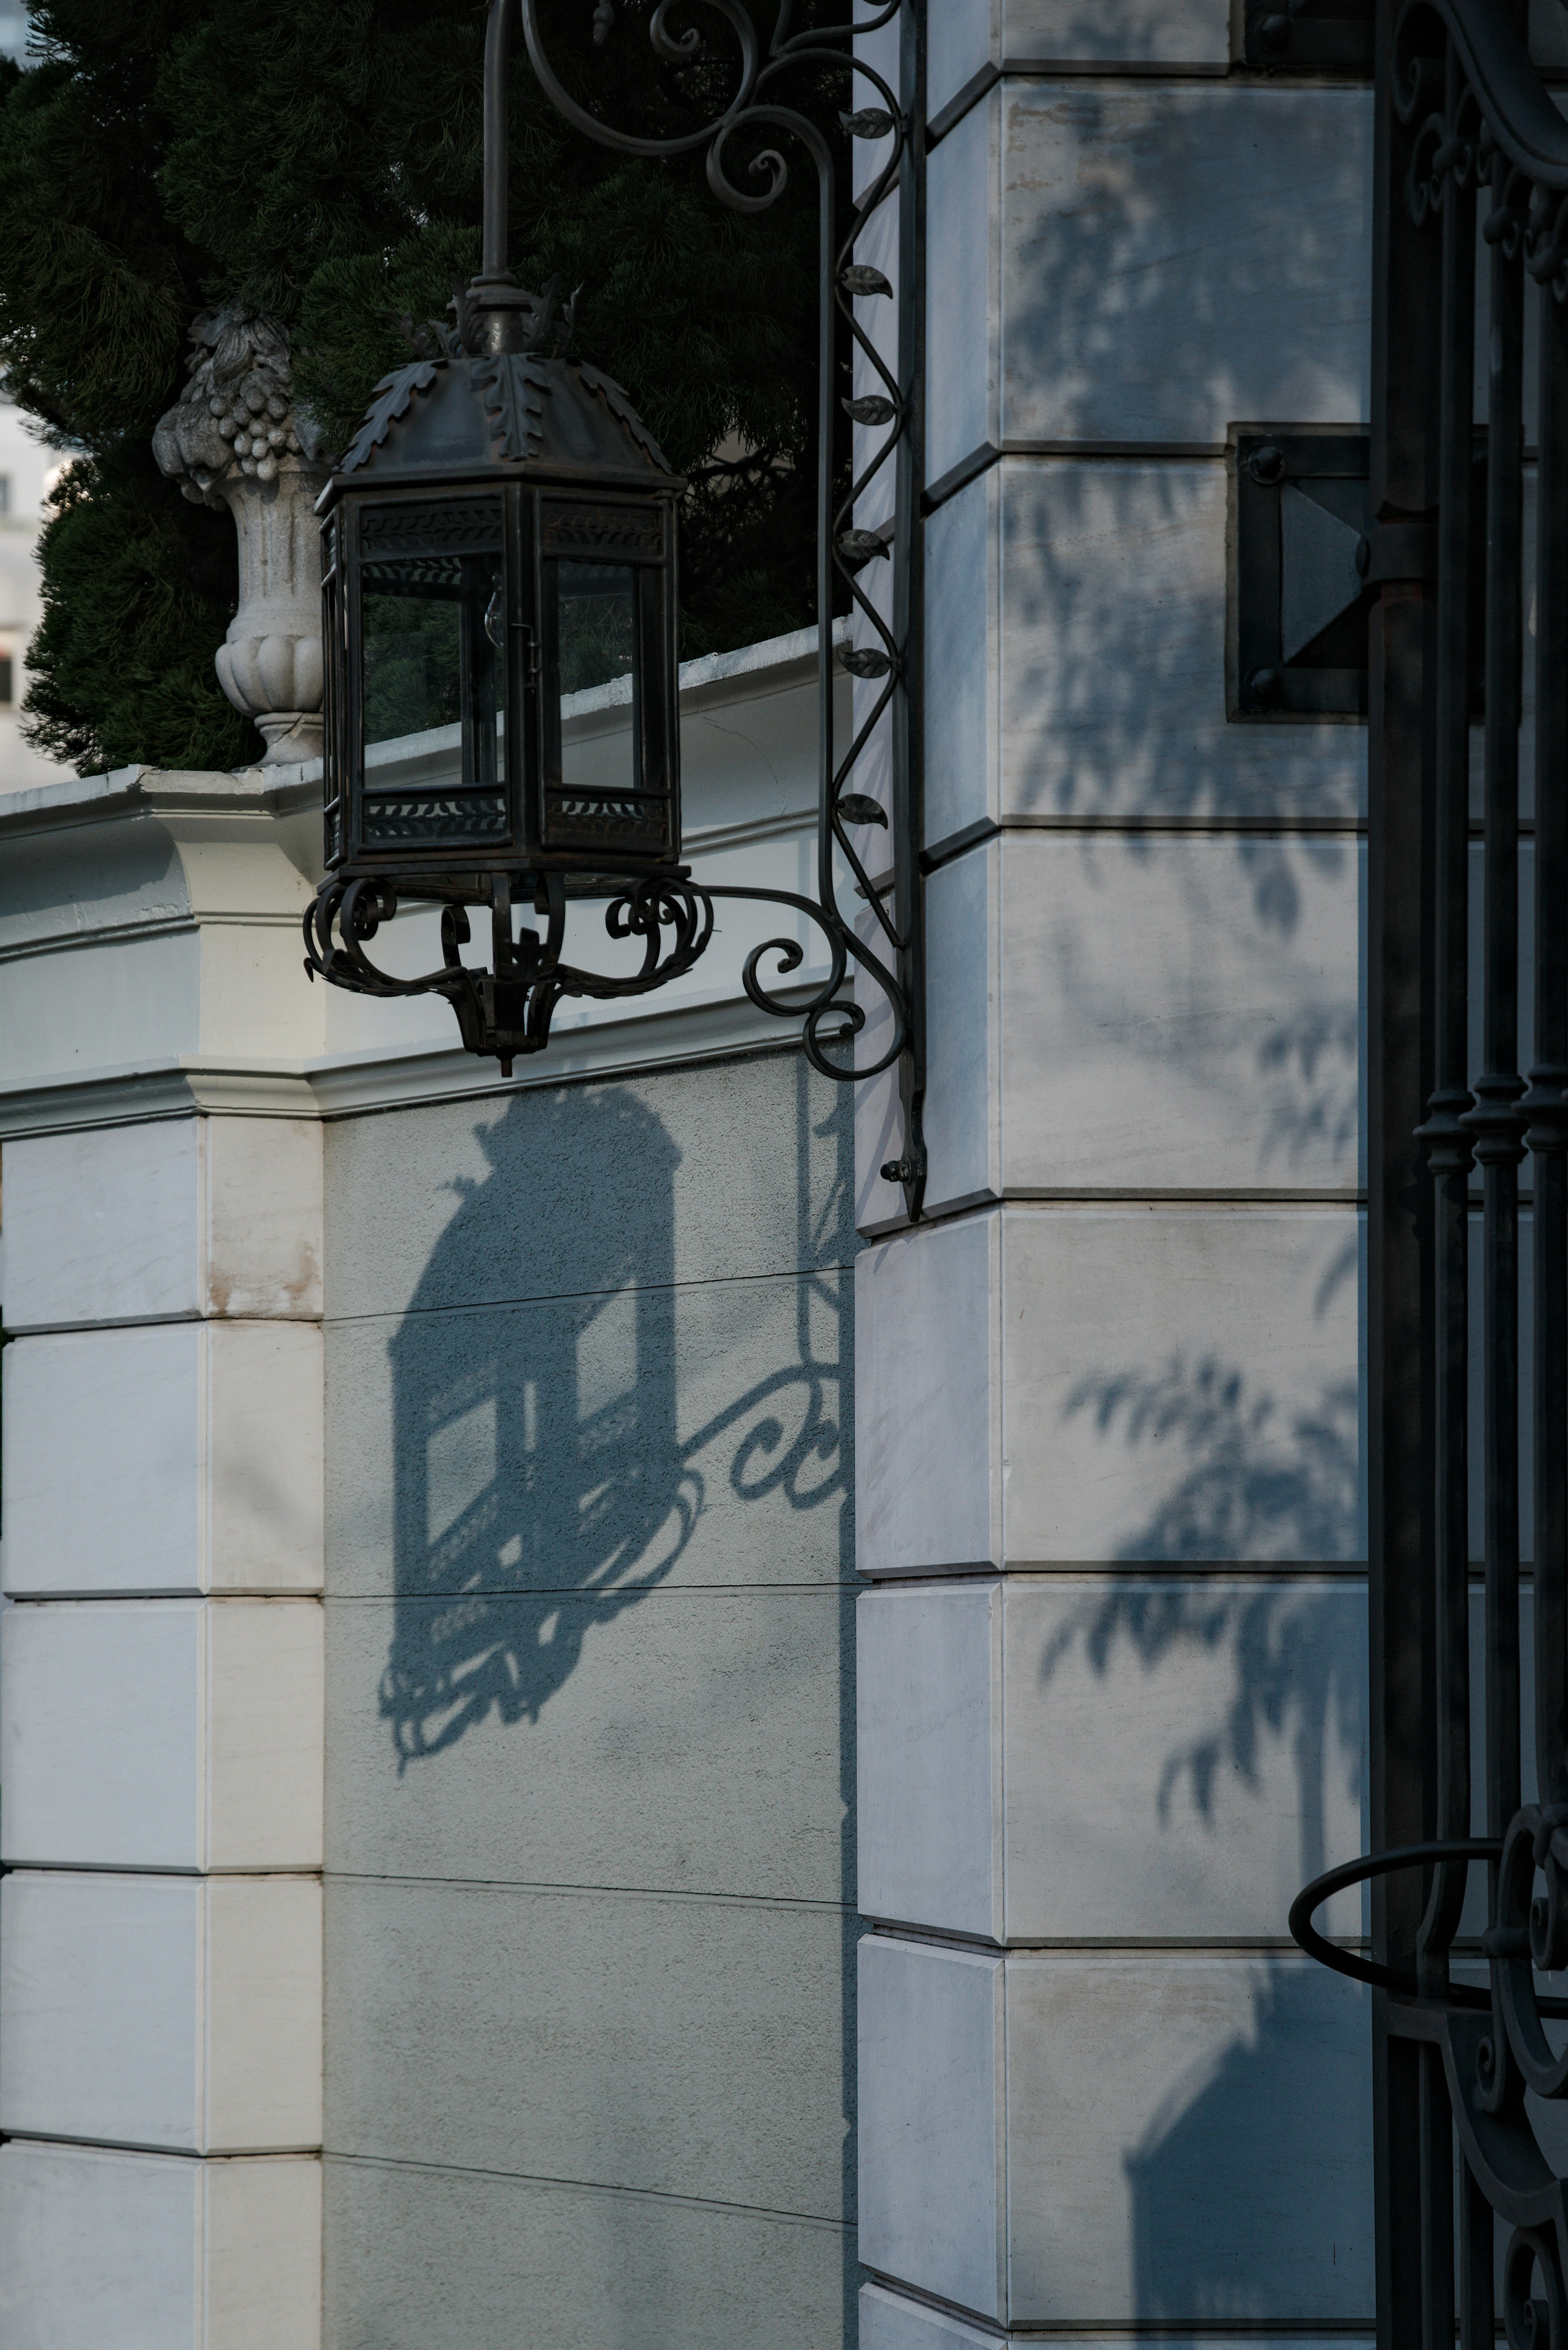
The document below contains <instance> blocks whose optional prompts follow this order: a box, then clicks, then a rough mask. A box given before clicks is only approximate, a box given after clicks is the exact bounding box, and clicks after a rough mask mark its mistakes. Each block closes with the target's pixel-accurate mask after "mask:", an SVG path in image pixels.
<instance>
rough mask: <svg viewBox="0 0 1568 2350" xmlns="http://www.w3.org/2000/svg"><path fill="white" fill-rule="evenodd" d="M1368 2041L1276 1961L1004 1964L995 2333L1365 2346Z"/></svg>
mask: <svg viewBox="0 0 1568 2350" xmlns="http://www.w3.org/2000/svg"><path fill="white" fill-rule="evenodd" d="M1369 2024H1370V2001H1369V1999H1368V1996H1367V1994H1366V1992H1365V1991H1359V1990H1358V1989H1356V1988H1355V1986H1354V1985H1352V1984H1350V1983H1347V1982H1345V1981H1343V1980H1342V1979H1341V1978H1339V1977H1337V1976H1334V1975H1330V1974H1328V1973H1327V1972H1326V1971H1325V1970H1323V1969H1321V1968H1317V1967H1314V1966H1313V1964H1312V1963H1311V1961H1310V1960H1306V1959H1303V1958H1301V1957H1300V1956H1299V1955H1297V1954H1295V1953H1292V1954H1291V1955H1290V1956H1289V1957H1283V1956H1280V1957H1274V1958H1271V1959H1255V1958H1224V1957H1218V1956H1180V1957H1179V1956H1176V1955H1174V1954H1172V1953H1170V1952H1161V1953H1159V1954H1158V1955H1151V1956H1149V1957H1147V1958H1142V1959H1139V1958H1130V1957H1123V1956H1119V1955H1117V1956H1112V1955H1109V1954H1106V1955H1103V1956H1102V1955H1084V1956H1081V1957H1080V1956H1077V1955H1075V1954H1068V1953H1062V1952H1053V1953H1050V1954H1043V1955H1041V1956H1039V1957H1027V1956H1014V1957H1012V1958H1010V1959H1009V1960H1008V1961H1007V2051H1008V2054H1007V2141H1008V2143H1007V2184H1008V2206H1009V2241H1010V2248H1011V2259H1010V2274H1009V2300H1008V2307H1009V2314H1010V2316H1011V2318H1012V2323H1013V2324H1021V2325H1041V2326H1053V2327H1056V2326H1067V2327H1070V2326H1072V2325H1074V2324H1084V2325H1106V2326H1116V2325H1118V2324H1130V2323H1131V2322H1133V2321H1134V2320H1139V2321H1142V2322H1143V2323H1145V2324H1151V2323H1152V2324H1164V2325H1167V2326H1172V2327H1176V2326H1179V2327H1182V2328H1190V2329H1191V2330H1192V2331H1193V2332H1194V2333H1199V2332H1201V2329H1202V2326H1203V2324H1204V2321H1205V2319H1208V2318H1211V2317H1214V2316H1216V2315H1219V2314H1220V2313H1225V2314H1230V2313H1232V2312H1234V2313H1235V2314H1236V2315H1237V2316H1238V2317H1240V2318H1241V2319H1242V2320H1243V2322H1244V2321H1245V2319H1246V2318H1249V2317H1251V2318H1262V2317H1264V2316H1267V2317H1268V2318H1269V2319H1271V2320H1272V2321H1274V2322H1275V2323H1276V2324H1281V2325H1282V2326H1285V2327H1290V2326H1294V2327H1297V2328H1299V2329H1300V2330H1301V2331H1302V2332H1303V2333H1311V2332H1312V2331H1313V2330H1314V2328H1315V2327H1318V2326H1323V2327H1328V2328H1333V2327H1338V2326H1345V2327H1351V2326H1355V2327H1366V2329H1367V2330H1368V2331H1370V2329H1371V2324H1372V2314H1373V2278H1372V2126H1371V2110H1370V2107H1371V2065H1370V2061H1369V2038H1368V2035H1369Z"/></svg>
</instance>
